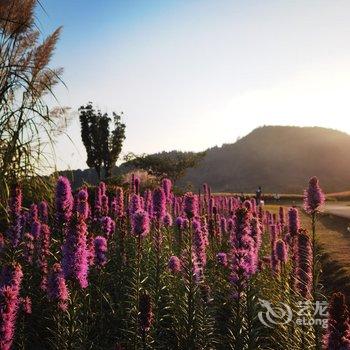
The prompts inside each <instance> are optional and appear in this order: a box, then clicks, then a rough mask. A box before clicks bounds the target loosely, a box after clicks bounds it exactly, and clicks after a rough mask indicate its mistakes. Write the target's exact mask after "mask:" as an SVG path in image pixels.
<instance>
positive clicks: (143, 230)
mask: <svg viewBox="0 0 350 350" xmlns="http://www.w3.org/2000/svg"><path fill="white" fill-rule="evenodd" d="M131 226H132V233H133V234H134V235H135V236H141V237H145V236H146V235H147V234H148V232H149V217H148V213H147V212H146V211H144V210H138V211H137V212H136V213H135V214H134V215H133V216H132V218H131Z"/></svg>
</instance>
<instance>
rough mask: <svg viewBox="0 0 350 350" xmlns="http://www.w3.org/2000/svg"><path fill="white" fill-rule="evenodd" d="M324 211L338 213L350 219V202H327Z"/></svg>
mask: <svg viewBox="0 0 350 350" xmlns="http://www.w3.org/2000/svg"><path fill="white" fill-rule="evenodd" d="M324 212H325V213H328V214H332V215H337V216H340V217H343V218H346V219H350V203H349V202H344V203H341V204H339V203H330V204H326V206H325V208H324Z"/></svg>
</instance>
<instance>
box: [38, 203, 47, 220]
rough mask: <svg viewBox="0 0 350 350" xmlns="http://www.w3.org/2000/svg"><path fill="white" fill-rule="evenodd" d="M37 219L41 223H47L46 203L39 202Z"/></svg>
mask: <svg viewBox="0 0 350 350" xmlns="http://www.w3.org/2000/svg"><path fill="white" fill-rule="evenodd" d="M38 212H39V219H40V221H41V222H42V223H44V224H47V223H48V222H49V208H48V205H47V202H46V201H41V202H40V203H39V206H38Z"/></svg>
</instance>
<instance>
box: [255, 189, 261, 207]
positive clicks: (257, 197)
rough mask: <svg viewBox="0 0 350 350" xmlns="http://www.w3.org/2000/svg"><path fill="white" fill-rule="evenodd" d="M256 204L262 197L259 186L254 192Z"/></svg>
mask: <svg viewBox="0 0 350 350" xmlns="http://www.w3.org/2000/svg"><path fill="white" fill-rule="evenodd" d="M255 198H256V204H257V205H259V204H260V202H261V199H262V189H261V186H259V187H258V189H257V190H256V192H255Z"/></svg>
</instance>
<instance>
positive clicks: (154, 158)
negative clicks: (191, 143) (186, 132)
mask: <svg viewBox="0 0 350 350" xmlns="http://www.w3.org/2000/svg"><path fill="white" fill-rule="evenodd" d="M204 156H205V152H199V153H195V152H179V151H171V152H161V153H156V154H149V155H146V154H143V155H139V156H136V155H134V154H132V153H131V154H128V155H127V156H126V158H125V160H126V161H127V164H126V165H127V166H131V167H133V168H138V169H143V170H146V171H148V172H149V173H150V174H152V175H155V176H157V177H165V176H167V177H169V178H170V179H171V180H173V181H174V182H175V181H176V180H178V179H180V178H181V177H182V176H184V175H185V172H186V170H187V169H188V168H193V167H195V166H196V165H197V164H198V162H199V161H200V160H201V159H202V158H203V157H204Z"/></svg>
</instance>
